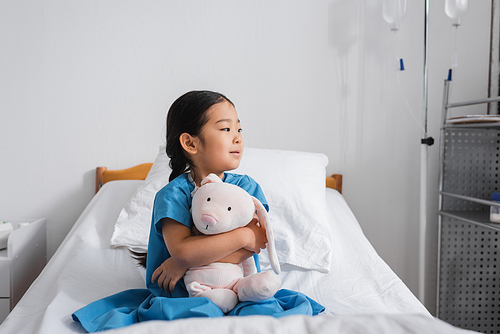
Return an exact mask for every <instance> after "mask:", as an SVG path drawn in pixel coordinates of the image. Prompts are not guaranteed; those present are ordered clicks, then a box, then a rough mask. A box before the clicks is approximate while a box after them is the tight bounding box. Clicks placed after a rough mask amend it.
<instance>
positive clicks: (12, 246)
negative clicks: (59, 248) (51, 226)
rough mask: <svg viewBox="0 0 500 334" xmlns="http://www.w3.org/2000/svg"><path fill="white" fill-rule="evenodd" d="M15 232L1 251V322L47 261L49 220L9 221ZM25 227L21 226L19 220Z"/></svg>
mask: <svg viewBox="0 0 500 334" xmlns="http://www.w3.org/2000/svg"><path fill="white" fill-rule="evenodd" d="M9 222H11V223H12V225H13V227H14V231H12V233H11V234H10V235H9V240H8V242H7V248H6V249H2V250H0V323H2V322H3V321H4V319H5V318H6V317H7V315H8V314H9V313H10V311H11V310H12V309H13V308H14V306H16V304H17V302H18V301H19V300H20V299H21V298H22V296H23V295H24V293H25V292H26V290H28V288H29V287H30V285H31V283H33V281H34V280H35V279H36V278H37V277H38V275H39V274H40V272H41V271H42V270H43V268H44V267H45V264H46V263H47V222H46V220H45V219H44V218H42V219H37V220H32V221H26V220H24V221H9ZM21 222H23V223H25V222H28V223H29V224H23V225H25V226H22V227H19V225H20V223H21Z"/></svg>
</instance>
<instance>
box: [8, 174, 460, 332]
mask: <svg viewBox="0 0 500 334" xmlns="http://www.w3.org/2000/svg"><path fill="white" fill-rule="evenodd" d="M143 182H144V181H113V182H109V183H107V184H105V185H104V186H103V188H102V189H101V190H100V191H99V192H98V193H97V194H96V196H95V197H94V198H93V199H92V201H91V202H90V203H89V204H88V206H87V207H86V209H85V210H84V212H83V213H82V214H81V216H80V217H79V218H78V220H77V221H76V223H75V224H74V226H73V228H72V229H71V231H70V232H69V234H68V235H67V237H66V238H65V240H64V241H63V243H62V244H61V246H60V247H59V249H58V250H57V252H56V254H55V255H54V256H53V258H52V259H51V260H50V261H49V263H48V264H47V266H46V267H45V269H44V270H43V272H42V273H41V275H40V276H39V277H38V278H37V280H36V281H35V282H34V283H33V284H32V286H31V287H30V289H29V290H28V291H27V293H26V294H25V295H24V297H23V298H22V299H21V301H20V302H19V303H18V305H17V306H16V307H15V308H14V309H13V310H12V312H11V313H10V315H9V316H8V317H7V319H6V320H5V321H4V323H3V324H2V325H1V326H0V332H1V333H84V332H85V330H84V329H83V327H81V325H80V324H79V323H77V322H74V321H73V320H72V317H71V314H72V313H73V312H75V311H76V310H78V309H80V308H81V307H83V306H85V305H87V304H89V303H91V302H93V301H95V300H97V299H100V298H103V297H106V296H108V295H111V294H114V293H117V292H120V291H123V290H126V289H133V288H145V271H144V270H143V269H142V268H139V267H137V265H136V264H135V262H134V260H133V259H132V258H131V256H130V253H129V251H128V249H125V248H111V247H110V238H111V236H112V234H113V228H114V224H115V222H116V219H117V217H118V215H119V213H120V210H121V209H122V208H123V206H124V205H125V204H126V203H127V201H128V200H129V198H130V197H131V196H132V195H133V194H134V193H135V191H136V189H137V188H138V186H140V185H141V184H142V183H143ZM326 196H327V202H328V208H329V210H328V221H329V226H330V228H331V238H332V245H333V252H332V254H333V255H332V262H331V268H330V271H329V273H324V272H319V271H315V270H304V269H299V268H297V267H294V266H291V265H283V266H282V272H281V274H280V278H281V280H282V288H285V289H290V290H295V291H299V292H302V293H304V294H306V295H307V296H309V297H310V298H312V299H314V300H316V301H318V302H319V303H320V304H322V305H323V306H324V307H325V312H324V313H322V314H321V315H319V316H315V317H310V316H290V317H285V318H281V319H275V318H272V317H267V316H249V317H224V318H217V319H187V320H176V321H172V322H165V321H163V322H158V321H150V322H145V323H140V324H137V325H133V326H129V327H125V328H122V329H119V330H115V331H110V332H119V333H135V332H141V333H147V332H151V333H157V332H158V331H160V330H161V331H162V332H165V333H167V332H175V333H183V332H185V333H192V332H194V331H195V330H200V331H201V330H203V331H204V332H208V333H211V332H213V333H215V332H217V333H221V332H231V333H235V332H237V331H236V329H241V330H240V331H239V332H242V333H246V332H249V333H250V332H255V331H256V330H257V329H259V332H260V330H262V331H264V332H265V331H269V332H279V331H286V332H294V333H295V332H296V333H322V332H325V333H327V332H328V333H334V332H335V329H336V328H337V329H338V330H339V332H349V333H357V332H359V333H361V332H363V333H366V331H367V330H369V329H374V328H377V327H379V328H381V329H383V330H381V331H380V332H387V331H388V330H389V329H390V331H391V333H397V332H398V331H399V330H401V331H400V332H406V333H408V332H413V331H415V332H418V330H419V329H424V328H425V330H426V333H433V330H434V329H435V331H434V332H436V333H438V332H439V333H448V332H449V333H455V332H462V330H459V329H457V328H454V327H451V326H450V325H447V324H445V323H444V322H442V321H439V320H437V319H435V318H433V317H432V316H431V315H430V314H429V313H428V311H427V310H426V309H425V307H424V306H423V305H422V304H421V303H420V302H419V301H418V300H417V298H416V297H415V296H414V295H413V294H412V293H411V291H410V290H409V289H408V288H407V287H406V286H405V285H404V283H403V282H402V281H401V280H400V279H399V278H398V277H397V275H396V274H395V273H394V272H393V271H392V270H391V269H390V268H389V266H388V265H387V264H386V263H385V262H384V261H383V260H382V259H381V258H380V257H379V256H378V254H377V253H376V251H375V250H374V249H373V247H372V246H371V244H370V243H369V241H368V240H367V239H366V237H365V236H364V234H363V232H362V230H361V227H360V225H359V224H358V222H357V220H356V218H355V217H354V215H353V213H352V211H351V210H350V209H349V207H348V205H347V203H346V202H345V200H344V198H343V197H342V195H341V194H339V193H338V192H337V191H335V190H331V189H327V194H326ZM278 251H279V250H278ZM263 269H264V270H265V269H266V268H263ZM235 326H236V327H235ZM256 326H257V327H256ZM278 329H279V330H278ZM346 329H348V330H346ZM372 332H373V331H372ZM420 332H421V331H420Z"/></svg>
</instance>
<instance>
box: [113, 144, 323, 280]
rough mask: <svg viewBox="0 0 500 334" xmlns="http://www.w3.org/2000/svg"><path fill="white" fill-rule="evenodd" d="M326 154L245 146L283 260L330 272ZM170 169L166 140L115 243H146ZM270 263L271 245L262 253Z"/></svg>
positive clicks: (245, 164) (245, 162)
mask: <svg viewBox="0 0 500 334" xmlns="http://www.w3.org/2000/svg"><path fill="white" fill-rule="evenodd" d="M327 164H328V158H327V157H326V155H324V154H319V153H307V152H295V151H283V150H267V149H256V148H245V151H244V154H243V158H242V160H241V163H240V167H238V169H236V170H234V171H230V172H231V173H239V174H248V175H249V176H251V177H252V178H253V179H255V181H257V183H259V184H260V186H261V187H262V190H263V191H264V195H265V196H266V198H267V201H268V204H269V207H270V211H269V218H270V220H271V224H272V226H273V232H274V236H275V243H276V250H277V253H278V258H279V262H280V263H281V264H290V265H294V266H297V267H300V268H304V269H314V270H319V271H321V272H328V271H329V268H330V262H331V255H332V245H331V238H330V228H329V227H328V223H327V205H326V195H325V177H326V171H325V167H326V165H327ZM169 175H170V169H169V168H168V158H167V156H166V154H165V146H164V145H163V146H162V147H160V153H159V154H158V156H157V158H156V160H155V162H154V164H153V167H152V168H151V171H150V173H149V174H148V176H147V178H146V181H145V183H144V185H142V186H141V187H139V189H138V190H137V193H136V194H135V195H134V196H133V197H132V198H131V200H130V201H129V202H128V203H127V205H125V207H124V208H123V209H122V212H121V213H120V216H119V217H118V220H117V222H116V225H115V231H114V233H113V237H112V239H111V246H112V247H119V246H126V247H129V248H133V249H136V250H137V249H143V250H145V249H147V243H148V238H149V230H150V224H151V212H152V206H153V201H154V196H155V194H156V192H157V191H158V190H160V189H161V188H162V187H163V186H164V185H165V184H167V183H168V177H169ZM259 258H260V261H261V264H262V266H263V267H266V266H267V265H268V264H269V257H268V254H267V251H263V252H261V253H260V255H259Z"/></svg>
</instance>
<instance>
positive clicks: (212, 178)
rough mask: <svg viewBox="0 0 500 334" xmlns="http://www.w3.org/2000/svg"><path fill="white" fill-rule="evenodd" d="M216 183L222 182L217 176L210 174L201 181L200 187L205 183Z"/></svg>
mask: <svg viewBox="0 0 500 334" xmlns="http://www.w3.org/2000/svg"><path fill="white" fill-rule="evenodd" d="M217 182H222V180H221V179H220V178H219V177H218V176H217V175H215V174H213V173H211V174H208V176H207V177H206V178H204V179H203V181H201V185H202V186H203V185H205V184H207V183H217Z"/></svg>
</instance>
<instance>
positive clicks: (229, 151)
mask: <svg viewBox="0 0 500 334" xmlns="http://www.w3.org/2000/svg"><path fill="white" fill-rule="evenodd" d="M243 148H244V142H243V137H242V135H241V125H240V121H239V119H238V115H237V113H236V110H235V108H234V105H233V103H232V102H231V101H230V100H229V99H228V98H227V97H225V96H224V95H222V94H219V93H214V92H209V91H192V92H189V93H186V94H184V95H183V96H181V97H180V98H178V99H177V100H176V101H175V102H174V103H173V104H172V106H171V108H170V110H169V112H168V116H167V148H166V152H167V155H168V156H169V158H170V167H171V169H172V173H171V174H170V177H169V181H170V182H169V183H168V184H167V186H165V187H164V188H163V189H161V190H160V191H159V192H158V194H157V195H156V198H155V203H154V207H153V222H152V226H151V232H150V239H149V249H154V256H151V254H150V256H148V257H147V266H146V268H147V270H146V279H147V282H148V289H149V290H151V291H152V292H153V293H154V294H155V295H157V296H166V297H185V296H187V293H186V290H185V286H184V283H183V281H182V280H181V278H182V276H183V275H184V273H185V271H186V270H187V268H189V267H198V266H202V265H206V264H209V263H212V262H215V261H217V262H229V263H241V262H242V261H243V260H245V259H247V258H248V257H250V256H252V255H253V254H254V253H256V254H258V253H259V252H260V249H262V248H265V243H266V242H267V240H266V236H265V230H264V229H263V228H261V227H259V226H258V225H257V219H254V220H253V221H252V222H249V224H248V225H247V226H246V227H244V228H240V229H236V230H234V231H231V232H228V233H224V234H220V235H215V236H204V235H193V233H191V230H192V229H193V228H194V227H193V222H192V218H191V213H190V208H191V202H192V196H191V193H192V192H193V191H194V190H195V188H196V187H199V186H200V183H201V181H202V180H203V179H204V178H205V177H206V176H207V175H208V174H210V173H214V174H216V175H217V176H219V177H220V178H221V179H222V180H223V181H224V182H229V183H232V184H235V185H238V186H240V187H242V188H243V189H245V190H246V191H248V192H249V193H250V194H251V195H252V196H255V197H257V198H258V199H259V200H260V201H261V202H262V203H263V204H264V206H265V207H266V209H268V206H267V202H266V199H265V197H264V194H263V193H262V190H261V188H260V186H259V185H258V184H257V183H256V182H255V181H254V180H252V179H251V178H250V177H248V176H243V175H236V174H228V173H225V171H227V170H232V169H236V168H237V167H238V166H239V164H240V160H241V157H242V154H243ZM196 234H197V233H196ZM165 259H167V260H165ZM178 283H179V287H178V288H177V289H176V285H177V284H178Z"/></svg>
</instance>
